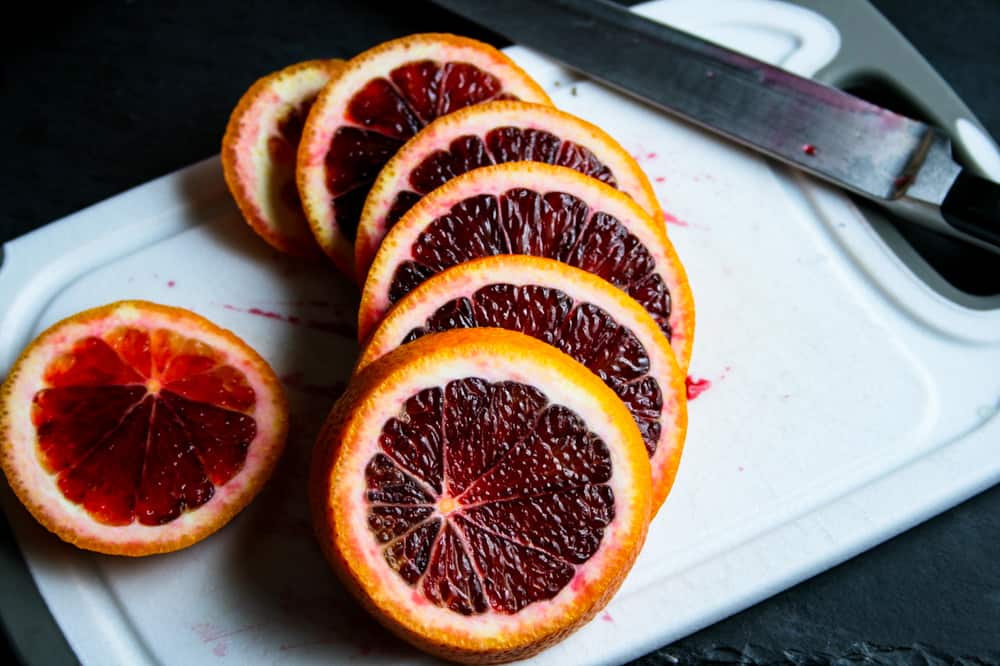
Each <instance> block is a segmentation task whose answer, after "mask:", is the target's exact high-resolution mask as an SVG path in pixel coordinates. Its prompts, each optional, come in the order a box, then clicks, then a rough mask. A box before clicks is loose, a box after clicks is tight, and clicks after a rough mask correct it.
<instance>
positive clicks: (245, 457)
mask: <svg viewBox="0 0 1000 666" xmlns="http://www.w3.org/2000/svg"><path fill="white" fill-rule="evenodd" d="M286 430H287V408H286V404H285V398H284V394H283V393H282V389H281V384H280V383H279V381H278V379H277V377H275V375H274V372H272V370H271V368H270V367H269V366H268V365H267V363H266V362H265V361H264V360H263V359H262V358H261V357H260V356H258V355H257V353H256V352H254V351H253V349H251V348H250V347H249V346H247V344H246V343H244V342H243V341H242V340H240V339H239V338H237V337H236V336H235V335H233V334H232V333H230V332H229V331H226V330H223V329H221V328H219V327H218V326H216V325H215V324H213V323H211V322H209V321H208V320H206V319H204V318H203V317H200V316H198V315H196V314H194V313H193V312H188V311H187V310H182V309H180V308H174V307H167V306H163V305H156V304H155V303H147V302H144V301H121V302H118V303H113V304H111V305H106V306H104V307H99V308H95V309H93V310H87V311H85V312H81V313H79V314H76V315H74V316H72V317H69V318H68V319H64V320H63V321H61V322H59V323H57V324H55V325H54V326H52V327H51V328H49V329H48V330H46V331H45V332H44V333H42V334H41V335H39V336H38V337H37V338H36V339H35V340H34V342H32V343H31V344H30V345H29V346H28V347H27V349H25V351H24V352H23V353H22V354H21V356H20V358H19V359H18V360H17V362H16V363H15V364H14V367H13V369H12V370H11V372H10V375H9V376H8V377H7V380H6V381H5V382H4V384H3V388H2V390H0V464H2V466H3V471H4V473H5V474H6V475H7V480H8V481H9V482H10V486H11V488H13V490H14V492H15V493H16V494H17V497H18V498H19V499H20V500H21V502H22V503H23V504H24V505H25V506H26V507H27V508H28V510H29V511H30V512H31V513H32V514H33V515H34V516H35V518H36V519H37V520H38V521H39V522H40V523H41V524H42V525H44V526H45V527H47V528H48V529H49V530H51V531H52V532H54V533H56V534H57V535H59V536H60V537H61V538H62V539H63V540H65V541H68V542H69V543H72V544H75V545H77V546H79V547H80V548H87V549H89V550H95V551H99V552H102V553H109V554H119V555H149V554H152V553H163V552H168V551H172V550H177V549H179V548H184V547H185V546H189V545H191V544H193V543H195V542H196V541H199V540H201V539H203V538H204V537H206V536H208V535H209V534H211V533H213V532H215V531H216V530H218V529H219V528H220V527H222V526H223V525H225V524H226V523H227V522H228V521H229V520H230V519H231V518H232V517H233V516H235V515H236V514H237V513H238V512H239V511H240V510H241V509H242V508H243V507H244V506H246V505H247V504H248V503H249V502H250V500H251V499H252V498H253V497H254V496H255V495H256V494H257V492H258V491H259V490H260V489H261V486H262V485H263V484H264V482H265V481H266V480H267V479H268V477H269V476H270V475H271V471H272V470H273V468H274V465H275V463H276V462H277V460H278V457H279V456H280V454H281V451H282V449H283V447H284V443H285V434H286Z"/></svg>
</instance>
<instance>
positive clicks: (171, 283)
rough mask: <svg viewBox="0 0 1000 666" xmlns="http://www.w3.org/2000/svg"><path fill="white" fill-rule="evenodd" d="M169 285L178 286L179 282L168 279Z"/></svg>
mask: <svg viewBox="0 0 1000 666" xmlns="http://www.w3.org/2000/svg"><path fill="white" fill-rule="evenodd" d="M167 286H168V287H176V286H177V283H176V282H174V281H173V280H167Z"/></svg>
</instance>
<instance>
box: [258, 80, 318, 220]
mask: <svg viewBox="0 0 1000 666" xmlns="http://www.w3.org/2000/svg"><path fill="white" fill-rule="evenodd" d="M317 95H318V93H317V94H314V95H312V96H310V97H307V98H306V99H304V100H302V101H301V102H300V103H299V104H298V105H296V106H293V107H292V108H291V109H289V110H288V111H287V112H286V113H285V115H284V116H282V117H281V118H280V119H279V120H278V122H277V124H276V129H277V133H276V134H273V135H272V136H270V137H268V139H267V150H268V153H270V155H271V161H272V162H273V163H274V165H275V179H274V182H273V183H271V185H270V186H271V187H274V188H276V190H277V192H276V195H277V199H278V200H279V201H281V202H282V203H283V204H284V205H285V207H287V208H288V210H289V211H290V212H292V213H294V214H295V215H296V216H297V217H300V218H302V219H303V220H304V219H305V216H304V214H303V213H302V200H301V198H300V197H299V190H298V187H297V186H296V184H295V153H296V151H297V150H298V148H299V142H300V141H301V140H302V128H303V126H304V125H305V122H306V118H307V117H308V116H309V110H310V109H311V108H312V105H313V104H314V103H315V102H316V97H317Z"/></svg>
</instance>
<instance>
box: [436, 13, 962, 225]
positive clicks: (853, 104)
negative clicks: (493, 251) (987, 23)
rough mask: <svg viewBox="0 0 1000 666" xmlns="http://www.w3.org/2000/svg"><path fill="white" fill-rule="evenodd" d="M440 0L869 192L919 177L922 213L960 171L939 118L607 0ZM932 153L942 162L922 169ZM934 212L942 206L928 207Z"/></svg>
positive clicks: (883, 192)
mask: <svg viewBox="0 0 1000 666" xmlns="http://www.w3.org/2000/svg"><path fill="white" fill-rule="evenodd" d="M434 1H435V3H436V4H438V5H440V6H442V7H446V8H448V9H450V10H452V11H453V12H455V13H457V14H460V15H463V16H465V17H467V18H470V19H471V20H474V21H475V22H477V23H480V24H481V25H484V26H487V27H489V28H490V29H492V30H494V31H496V32H499V33H500V34H502V35H505V36H507V37H509V38H510V39H512V40H515V41H517V42H518V43H520V44H523V45H524V46H528V47H530V48H535V49H537V50H539V51H541V52H543V53H546V54H548V55H550V56H552V57H554V58H555V59H557V60H559V61H561V62H563V63H565V64H566V65H568V66H570V67H571V68H573V69H577V70H580V71H582V72H584V73H586V74H587V75H588V76H591V77H593V78H596V79H598V80H600V81H603V82H604V83H606V84H607V85H609V86H612V87H614V88H618V89H620V90H622V91H624V92H625V93H628V94H630V95H634V96H637V97H639V98H640V99H642V100H644V101H646V102H650V103H653V104H655V105H656V106H658V107H660V108H662V109H663V110H665V111H668V112H671V113H675V114H678V115H680V116H682V117H683V118H685V119H686V120H688V121H690V122H692V123H695V124H698V125H701V126H704V127H706V128H707V129H710V130H712V131H715V132H718V133H720V134H723V135H725V136H727V137H729V138H730V139H732V140H734V141H738V142H740V143H743V144H745V145H747V146H749V147H751V148H753V149H754V150H756V151H759V152H762V153H765V154H767V155H769V156H771V157H774V158H776V159H779V160H781V161H783V162H787V163H789V164H791V165H793V166H795V167H796V168H798V169H802V170H804V171H807V172H809V173H812V174H814V175H816V176H819V177H820V178H823V179H825V180H828V181H831V182H833V183H835V184H836V185H838V186H840V187H843V188H846V189H849V190H852V191H854V192H856V193H858V194H861V195H863V196H866V197H868V198H872V199H876V200H880V201H882V202H890V201H893V200H897V199H900V197H901V195H903V193H904V192H906V191H907V189H908V188H910V186H911V185H912V186H913V188H914V189H915V190H918V192H916V193H918V194H919V195H920V196H919V197H918V199H919V200H918V201H914V202H907V208H908V212H910V214H911V216H912V215H913V212H912V211H910V210H909V209H913V208H914V207H915V208H917V209H919V208H920V207H921V206H922V205H929V206H930V207H931V208H934V207H936V206H939V205H940V204H941V202H942V201H943V200H944V198H945V195H946V194H947V192H948V189H949V187H950V186H951V184H952V183H953V182H954V180H955V178H956V176H957V175H958V173H959V171H960V167H958V165H956V164H954V162H952V160H951V149H950V143H949V141H948V139H947V137H946V136H945V135H944V134H942V133H941V132H940V131H938V130H935V129H934V128H932V127H929V126H927V125H925V124H923V123H920V122H917V121H915V120H912V119H910V118H906V117H904V116H901V115H899V114H896V113H893V112H892V111H889V110H886V109H883V108H880V107H878V106H875V105H873V104H870V103H868V102H866V101H864V100H862V99H859V98H857V97H854V96H852V95H849V94H847V93H845V92H842V91H840V90H837V89H836V88H831V87H829V86H825V85H822V84H820V83H816V82H815V81H811V80H809V79H805V78H802V77H798V76H795V75H793V74H790V73H788V72H785V71H783V70H781V69H778V68H777V67H774V66H772V65H769V64H767V63H764V62H761V61H758V60H755V59H753V58H749V57H747V56H744V55H742V54H739V53H736V52H735V51H731V50H729V49H726V48H723V47H721V46H718V45H716V44H713V43H711V42H707V41H705V40H702V39H700V38H697V37H694V36H692V35H690V34H687V33H684V32H681V31H678V30H675V29H673V28H670V27H668V26H665V25H663V24H660V23H656V22H653V21H650V20H648V19H646V18H644V17H642V16H639V15H637V14H634V13H632V12H630V11H628V10H627V9H625V8H622V7H620V6H618V5H614V4H612V3H610V2H606V1H604V0H496V1H493V2H479V1H476V0H434ZM928 157H929V158H930V159H929V160H928V159H927V158H928ZM925 160H926V161H927V162H928V166H933V168H932V169H929V170H926V171H921V167H922V166H923V165H924V164H925ZM907 198H909V197H907ZM923 214H926V215H927V216H929V217H933V216H934V215H935V213H934V211H933V210H930V211H920V210H917V211H916V215H918V216H919V215H923ZM926 222H928V223H930V224H932V225H936V220H926Z"/></svg>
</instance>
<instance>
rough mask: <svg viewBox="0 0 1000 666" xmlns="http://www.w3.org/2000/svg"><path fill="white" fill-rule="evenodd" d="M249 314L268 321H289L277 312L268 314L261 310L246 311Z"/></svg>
mask: <svg viewBox="0 0 1000 666" xmlns="http://www.w3.org/2000/svg"><path fill="white" fill-rule="evenodd" d="M246 313H247V314H252V315H257V316H258V317H267V318H268V319H277V320H279V321H288V320H287V318H286V317H283V316H282V315H280V314H278V313H277V312H268V311H267V310H261V309H260V308H250V309H249V310H246Z"/></svg>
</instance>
